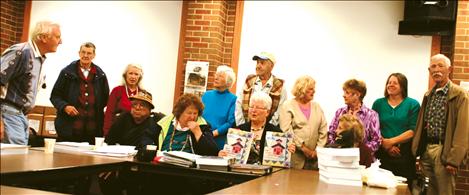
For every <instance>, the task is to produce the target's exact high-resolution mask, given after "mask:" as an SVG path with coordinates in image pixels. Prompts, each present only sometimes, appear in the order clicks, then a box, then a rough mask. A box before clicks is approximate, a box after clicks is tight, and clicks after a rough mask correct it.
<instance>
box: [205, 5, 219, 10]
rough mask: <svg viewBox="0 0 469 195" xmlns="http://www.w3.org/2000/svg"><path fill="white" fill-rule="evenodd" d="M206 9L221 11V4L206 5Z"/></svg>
mask: <svg viewBox="0 0 469 195" xmlns="http://www.w3.org/2000/svg"><path fill="white" fill-rule="evenodd" d="M204 8H206V9H220V8H221V5H220V4H204Z"/></svg>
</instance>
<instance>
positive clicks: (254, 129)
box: [251, 126, 264, 131]
mask: <svg viewBox="0 0 469 195" xmlns="http://www.w3.org/2000/svg"><path fill="white" fill-rule="evenodd" d="M262 129H264V126H262V127H260V128H257V129H256V128H252V126H251V131H260V130H262Z"/></svg>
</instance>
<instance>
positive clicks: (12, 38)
mask: <svg viewBox="0 0 469 195" xmlns="http://www.w3.org/2000/svg"><path fill="white" fill-rule="evenodd" d="M25 2H26V1H12V0H7V1H2V2H1V3H0V7H1V12H0V24H1V35H0V36H1V39H0V41H1V44H0V53H3V51H5V49H6V48H8V47H10V46H11V45H13V44H16V43H19V42H21V36H22V35H23V21H24V18H23V17H24V10H25V5H26V3H25ZM28 22H29V20H28ZM28 25H29V24H28ZM26 37H27V36H26Z"/></svg>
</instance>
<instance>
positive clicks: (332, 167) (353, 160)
mask: <svg viewBox="0 0 469 195" xmlns="http://www.w3.org/2000/svg"><path fill="white" fill-rule="evenodd" d="M316 151H317V154H318V164H319V179H320V180H321V181H324V182H326V183H329V184H337V185H348V186H358V187H361V186H362V185H363V184H362V176H361V169H363V167H362V166H360V164H359V162H360V151H359V149H358V148H316Z"/></svg>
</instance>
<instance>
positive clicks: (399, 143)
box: [372, 73, 420, 186]
mask: <svg viewBox="0 0 469 195" xmlns="http://www.w3.org/2000/svg"><path fill="white" fill-rule="evenodd" d="M372 108H373V110H375V111H376V112H378V114H379V123H380V129H381V135H382V137H383V140H382V145H381V147H380V149H379V150H378V152H377V154H376V156H377V158H379V159H380V162H381V168H383V169H387V170H390V171H392V172H393V173H394V175H399V176H403V177H406V178H407V180H408V184H409V186H410V184H411V183H410V182H411V181H412V180H413V178H414V177H415V158H413V157H412V154H411V151H410V146H411V144H412V137H413V136H414V130H415V125H416V123H417V115H418V113H419V109H420V105H419V103H418V102H417V101H416V100H415V99H412V98H409V97H407V78H406V77H405V75H403V74H401V73H392V74H391V75H389V77H388V79H387V81H386V88H385V90H384V97H383V98H379V99H377V100H376V101H375V102H374V103H373V107H372Z"/></svg>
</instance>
